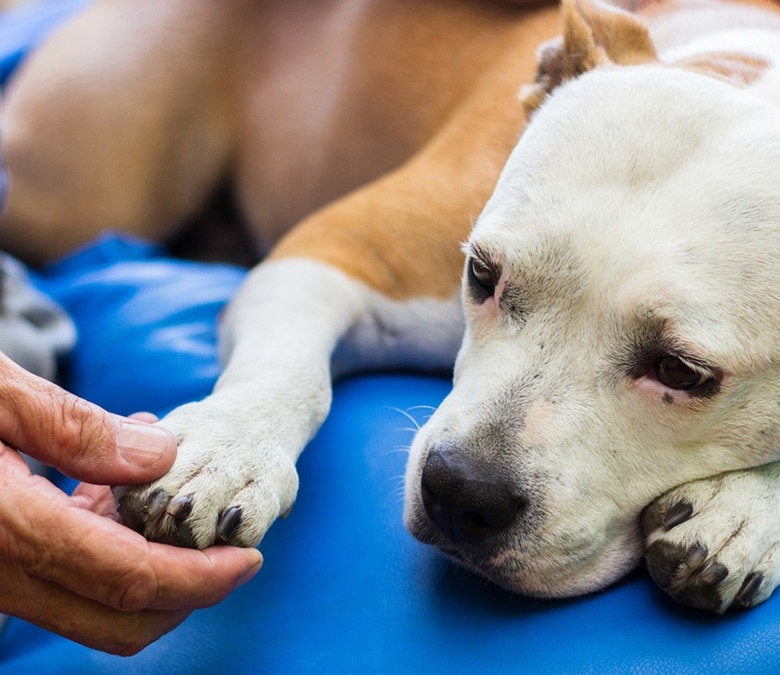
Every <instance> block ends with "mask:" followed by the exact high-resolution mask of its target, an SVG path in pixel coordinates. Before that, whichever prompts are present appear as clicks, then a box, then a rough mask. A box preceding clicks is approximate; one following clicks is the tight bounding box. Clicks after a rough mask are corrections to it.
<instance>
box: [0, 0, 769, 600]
mask: <svg viewBox="0 0 780 675" xmlns="http://www.w3.org/2000/svg"><path fill="white" fill-rule="evenodd" d="M777 10H778V7H777V6H774V5H771V4H769V3H767V2H763V1H762V0H758V1H756V2H738V1H728V0H723V1H718V0H713V1H712V2H702V1H701V0H662V1H661V2H657V3H653V4H648V6H646V7H639V8H638V14H630V13H628V12H625V11H622V10H616V9H611V8H608V7H606V6H601V5H598V4H595V3H594V2H593V0H578V1H577V2H576V3H575V2H569V3H568V4H566V5H565V6H564V30H563V37H562V38H559V39H557V40H555V41H553V42H549V43H547V44H546V46H545V47H543V48H542V50H541V52H540V58H541V66H540V69H539V72H538V77H537V83H536V85H534V86H532V87H531V88H529V89H527V90H526V91H525V94H524V102H525V104H526V106H527V107H528V108H529V109H535V108H537V107H538V110H536V112H535V114H534V118H533V122H532V124H531V125H530V127H529V129H528V131H527V133H526V134H525V135H524V136H523V138H522V140H521V142H520V144H519V145H518V146H517V148H516V149H515V150H514V152H512V148H513V146H514V145H515V143H516V142H517V139H518V136H519V135H520V132H521V131H522V129H523V126H524V114H523V106H522V104H521V103H520V101H519V100H518V97H517V91H518V89H519V88H520V85H521V84H522V83H524V82H527V81H530V79H532V77H533V74H534V73H535V72H536V65H535V60H534V58H533V56H532V55H533V52H534V50H535V48H536V45H537V44H539V43H540V42H542V41H544V40H548V39H549V38H551V37H552V36H553V35H554V34H555V33H556V32H558V21H557V11H556V10H555V9H554V8H550V7H534V6H529V7H522V6H520V4H519V3H514V4H511V3H507V2H501V1H500V0H496V1H495V2H477V1H470V0H393V1H392V2H390V1H389V0H365V1H362V2H356V1H348V0H344V1H336V0H318V1H317V2H312V1H310V0H301V1H298V0H296V1H293V2H291V1H290V0H278V1H276V2H262V3H261V2H256V1H253V0H198V1H196V2H193V0H164V1H163V0H140V1H136V2H130V1H129V0H102V1H101V2H99V3H98V4H96V5H95V6H94V7H92V8H91V9H89V10H87V11H86V12H85V13H84V14H83V15H81V16H80V17H78V18H77V19H76V20H75V21H73V22H72V23H70V24H69V25H68V26H67V27H66V28H65V29H64V30H62V31H61V32H60V33H59V34H58V35H57V36H56V37H55V38H54V39H53V40H51V41H50V42H49V43H48V44H47V45H45V46H44V47H43V48H42V49H40V50H39V51H38V52H37V53H36V54H35V55H34V56H33V57H32V58H31V59H30V60H29V62H28V63H27V64H25V66H24V67H23V69H22V71H21V73H20V75H19V76H18V77H17V78H16V80H15V81H14V83H13V87H12V89H11V91H10V92H9V96H8V101H7V108H6V111H5V114H4V120H3V123H4V127H5V134H6V137H7V145H6V158H7V162H8V165H9V170H10V175H11V180H12V186H11V192H10V200H9V204H8V212H7V216H6V217H5V219H4V221H3V224H2V228H0V244H2V245H3V246H5V247H6V248H8V249H10V250H11V251H12V252H15V253H16V254H18V255H22V256H24V257H26V258H27V259H28V260H33V261H44V260H48V259H51V258H53V257H55V256H57V255H60V254H62V253H64V252H65V251H67V250H69V249H71V248H73V247H74V246H76V245H78V244H80V243H82V242H84V241H86V240H88V239H89V238H91V237H92V236H94V235H95V234H97V233H98V232H100V231H101V230H104V229H106V228H113V229H120V230H124V231H127V232H132V233H135V234H139V235H142V236H146V237H150V238H157V239H160V238H164V237H166V236H168V235H169V234H170V232H171V231H172V230H173V229H174V228H175V227H176V224H177V223H181V222H182V221H183V220H185V219H186V218H187V217H188V216H190V215H191V214H193V213H194V212H196V211H197V210H198V209H200V208H202V206H203V204H204V201H205V200H206V199H207V198H208V196H209V195H211V194H213V192H214V191H215V189H216V188H217V187H218V185H219V184H220V183H222V182H223V181H225V180H228V179H229V180H230V181H231V185H232V187H233V190H234V194H235V196H236V200H237V202H238V204H239V207H240V209H241V212H242V214H243V216H244V218H245V219H246V222H247V227H248V228H249V231H250V232H251V233H252V235H253V237H254V240H255V241H256V243H257V247H258V251H261V252H265V251H267V250H269V249H270V253H269V255H268V256H267V258H266V260H265V262H263V263H262V264H260V265H259V266H258V267H257V268H256V269H255V270H254V271H253V272H252V273H251V274H250V275H249V277H248V279H247V281H246V283H245V285H244V286H243V288H242V289H241V291H240V292H239V293H238V295H237V297H236V298H235V299H234V301H233V302H232V303H231V305H230V308H229V310H228V311H227V313H226V316H225V318H224V326H223V329H224V330H223V342H222V347H223V353H224V357H225V370H224V374H223V375H222V377H221V378H220V380H219V382H218V383H217V386H216V389H215V391H214V393H213V394H212V395H211V396H209V397H208V398H206V399H205V400H203V401H200V402H198V403H193V404H189V405H186V406H183V407H181V408H179V409H177V410H175V411H174V412H173V413H171V414H170V415H169V416H167V417H166V418H165V419H164V420H163V421H162V424H164V425H165V426H167V427H169V428H171V429H172V430H173V431H174V432H175V433H176V434H177V436H178V438H179V440H180V450H179V458H178V460H177V463H176V465H175V466H174V468H173V469H172V470H171V472H170V473H169V474H168V475H167V476H165V477H164V478H162V479H161V480H159V481H157V482H156V483H154V484H152V485H148V486H144V487H142V488H132V489H119V490H117V495H118V499H119V506H120V511H121V512H122V514H123V516H124V517H125V519H126V521H127V522H128V523H129V524H131V525H133V526H134V527H136V528H137V529H139V530H140V531H142V532H143V533H144V534H145V535H146V536H148V537H149V538H152V539H155V540H159V541H165V542H170V543H175V544H180V545H187V546H196V547H205V546H209V545H211V544H213V543H214V542H227V543H231V544H237V545H243V546H253V545H255V544H257V542H258V541H259V540H260V539H261V538H262V536H263V534H264V533H265V532H266V530H267V529H268V527H269V526H270V525H271V523H272V522H273V521H274V520H275V519H276V518H277V517H279V516H280V515H282V514H284V513H285V512H286V511H288V510H289V509H290V508H291V506H292V503H293V501H294V499H295V494H296V491H297V489H298V480H297V475H296V471H295V461H296V459H297V457H298V455H299V454H300V452H301V451H302V450H303V448H304V447H305V445H306V444H307V442H308V441H309V439H311V437H312V436H313V434H314V433H315V432H316V431H317V429H318V427H319V426H320V424H321V423H322V421H323V419H324V418H325V416H326V415H327V412H328V407H329V404H330V399H331V378H332V376H333V375H334V374H341V373H346V372H353V371H356V370H360V369H364V368H377V367H396V366H404V367H421V368H439V367H445V366H448V365H450V364H452V362H453V361H455V357H456V354H458V356H457V362H456V368H455V386H454V389H453V391H452V393H451V394H450V395H449V396H448V397H447V399H446V400H445V402H444V403H443V405H442V406H441V408H440V409H439V410H438V411H437V412H436V413H435V414H434V415H433V417H432V418H431V420H430V421H429V422H428V423H427V424H426V425H425V426H424V427H423V429H422V430H421V431H420V433H419V434H418V436H417V438H416V440H415V442H414V444H413V447H412V450H411V456H410V459H409V464H408V471H407V481H406V493H407V496H406V522H407V525H408V527H409V529H410V530H411V531H412V533H413V534H414V535H415V536H417V537H418V538H419V539H421V540H422V541H425V542H428V543H431V544H434V545H436V546H439V547H440V548H441V549H442V550H444V551H446V552H447V553H448V554H450V555H451V556H453V557H455V558H456V559H458V560H461V561H463V562H464V563H466V564H467V565H468V566H470V567H472V568H474V569H476V570H478V571H480V572H482V573H483V574H485V575H487V576H488V577H490V578H491V579H494V580H495V581H497V582H498V583H500V584H502V585H504V586H507V587H509V588H511V589H515V590H518V591H521V592H524V593H530V594H535V595H547V596H564V595H570V594H575V593H584V592H588V591H591V590H594V589H597V588H600V587H603V586H604V585H606V584H608V583H610V582H612V581H614V580H615V579H616V578H618V577H619V576H621V575H622V574H624V573H625V572H626V571H627V570H629V569H631V568H632V567H633V566H634V565H636V563H637V562H638V561H639V559H640V558H641V556H642V554H643V553H644V552H645V550H646V551H647V555H648V560H649V566H650V569H651V572H652V573H653V576H654V577H655V578H656V580H657V581H658V583H659V584H660V585H661V586H662V587H663V588H664V589H666V590H667V591H669V592H670V593H671V594H672V595H673V596H674V597H676V598H677V599H678V600H680V601H681V602H683V603H686V604H690V605H693V606H697V607H702V608H706V609H710V610H714V611H718V612H719V611H723V610H725V609H726V608H728V607H748V606H752V605H755V604H757V603H759V602H761V601H762V600H764V599H765V598H766V597H768V596H769V594H770V593H771V592H772V590H773V589H774V588H775V586H776V585H777V584H778V581H779V580H780V560H778V557H777V556H778V546H779V545H780V519H778V518H777V516H776V514H777V513H778V510H779V509H780V465H777V464H772V462H773V461H775V460H778V459H780V425H778V420H780V414H779V413H780V409H779V408H778V406H780V397H778V391H779V389H780V383H778V382H777V380H778V378H780V366H778V365H777V363H776V362H777V355H778V354H780V319H778V317H780V293H779V292H778V289H780V267H778V266H777V265H776V263H775V258H776V257H777V255H778V252H780V187H779V186H780V107H779V106H780V13H778V11H777ZM510 153H511V156H510ZM507 160H508V161H507ZM505 164H506V167H505V168H504V171H503V174H501V177H500V179H499V173H500V171H501V169H502V167H504V165H505ZM497 179H499V180H498V186H497V188H496V190H495V192H494V194H493V196H492V197H491V198H490V199H489V201H488V202H487V207H486V208H485V209H484V211H483V212H482V215H481V216H480V217H479V220H478V222H477V224H476V227H475V228H474V230H473V232H472V234H471V236H470V238H469V240H468V243H467V245H466V247H465V253H466V262H465V270H466V271H465V274H464V275H463V284H462V294H461V293H460V292H459V284H458V279H459V278H460V276H461V270H462V269H463V257H462V255H463V254H462V253H461V251H460V248H459V242H461V241H463V240H465V239H466V238H468V237H469V230H470V229H471V220H472V218H473V217H475V216H476V215H477V214H478V213H479V212H480V211H481V210H482V207H483V205H484V203H485V201H486V200H487V199H488V197H489V195H490V192H491V190H492V189H493V187H494V186H495V183H496V180H497ZM293 225H294V227H293ZM461 295H462V297H461ZM464 307H465V311H464ZM464 326H465V340H463V331H464ZM462 340H463V344H462V346H460V351H459V352H458V348H459V345H461V341H462ZM691 481H694V482H691ZM684 483H685V484H684ZM683 484H684V485H683ZM677 486H680V487H677ZM673 488H674V489H673ZM670 490H672V491H671V492H669V491H670ZM660 495H663V496H660ZM659 496H660V497H659ZM651 503H652V505H651V506H649V508H645V507H647V506H648V504H651ZM643 511H644V517H642V513H643ZM640 521H642V522H643V524H644V528H645V535H644V537H643V534H642V529H641V525H642V522H640ZM645 537H646V538H645Z"/></svg>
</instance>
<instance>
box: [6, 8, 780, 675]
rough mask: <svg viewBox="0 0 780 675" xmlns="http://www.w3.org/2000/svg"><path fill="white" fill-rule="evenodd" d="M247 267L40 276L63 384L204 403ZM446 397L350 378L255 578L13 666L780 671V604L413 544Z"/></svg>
mask: <svg viewBox="0 0 780 675" xmlns="http://www.w3.org/2000/svg"><path fill="white" fill-rule="evenodd" d="M78 4H80V3H79V2H76V3H73V2H67V1H66V0H48V1H47V2H44V3H40V4H39V5H37V7H38V8H39V11H40V12H41V15H40V17H39V18H41V22H40V24H35V21H33V20H32V19H34V18H35V10H30V11H31V12H32V14H24V13H21V16H22V18H23V19H24V21H21V23H20V27H19V30H18V31H15V30H13V29H12V27H11V28H8V27H7V26H6V28H7V30H6V32H5V33H4V32H3V20H5V19H7V17H9V16H13V14H9V15H4V16H2V17H0V65H1V64H3V63H6V62H15V61H13V60H14V59H18V55H19V54H21V53H23V51H24V49H25V45H26V44H32V43H34V42H36V41H37V40H38V39H39V38H40V35H41V31H44V32H45V30H48V29H49V28H50V27H51V25H52V23H53V19H52V18H51V17H52V9H53V8H54V9H56V8H57V7H59V8H60V9H61V10H63V12H62V13H65V11H64V10H67V9H68V8H69V7H72V6H74V5H78ZM47 12H48V13H47ZM54 14H56V12H54ZM11 23H13V22H11ZM35 25H37V26H38V27H37V28H36V30H31V26H33V27H34V26H35ZM25 31H27V32H26V33H25ZM22 35H26V37H25V38H24V39H20V36H22ZM8 36H11V38H13V39H10V38H9V37H8ZM20 45H21V47H20ZM4 55H5V58H4ZM242 276H243V272H242V271H241V270H238V269H236V268H232V267H228V266H209V265H198V264H193V263H185V262H181V261H174V260H170V259H167V258H165V257H164V253H163V252H162V251H161V250H160V249H158V248H156V247H153V246H149V245H146V244H143V243H140V242H131V241H124V240H121V239H117V238H112V237H108V238H106V239H104V240H102V241H100V242H97V243H96V244H95V245H94V246H92V247H90V248H89V249H87V250H85V251H82V252H81V253H79V254H77V255H75V256H73V257H71V258H69V259H68V260H66V261H63V262H62V263H60V264H59V265H57V266H55V267H53V268H51V269H50V270H48V271H47V273H46V274H44V275H42V276H41V277H40V278H39V280H38V282H39V285H40V286H41V288H43V289H44V290H45V291H47V292H48V293H50V294H52V295H53V296H54V297H56V298H58V299H59V300H60V301H61V302H63V304H65V305H66V306H67V308H68V309H69V311H70V312H72V314H73V315H74V318H75V320H76V323H77V325H78V329H79V332H80V341H79V345H78V347H77V350H76V352H75V354H74V356H73V359H72V362H71V364H70V372H69V376H68V382H67V384H68V386H69V387H70V388H71V389H73V390H74V391H76V392H78V393H79V394H81V395H84V396H87V397H88V398H90V399H92V400H94V401H96V402H98V403H100V404H101V405H104V406H105V407H107V408H109V409H111V410H114V411H116V412H122V413H126V412H131V411H133V410H141V409H146V410H152V411H157V412H164V411H165V410H167V409H169V408H170V407H172V406H174V405H177V404H178V403H183V402H185V401H187V400H191V399H193V398H199V397H200V396H202V395H204V394H205V393H207V392H208V390H209V388H210V387H211V385H212V383H213V381H214V378H215V377H216V374H217V370H218V366H217V363H216V350H215V343H214V325H215V319H216V315H217V314H218V312H219V310H220V308H221V306H222V305H223V303H224V301H225V300H226V299H227V298H228V297H229V296H230V295H231V293H232V292H233V290H234V289H235V287H236V285H237V284H238V283H239V282H240V280H241V278H242ZM448 389H449V383H448V382H446V381H444V380H441V379H435V378H430V377H419V376H412V375H373V376H366V377H359V378H352V379H349V380H346V381H344V382H341V383H340V384H338V385H337V387H336V393H335V398H334V403H333V411H332V413H331V416H330V417H329V418H328V420H327V422H326V423H325V425H324V426H323V428H322V430H321V431H320V433H319V434H318V436H317V437H316V438H315V440H314V441H313V442H312V443H311V445H310V447H309V448H308V449H307V450H306V452H305V453H304V454H303V457H302V458H301V461H300V463H299V470H300V475H301V487H302V489H301V494H300V497H299V499H298V502H297V504H296V506H295V509H294V510H293V512H292V515H291V516H290V517H289V518H288V519H287V520H285V521H281V522H279V523H277V524H276V525H275V526H274V527H273V528H272V529H271V531H270V532H269V534H268V536H267V537H266V538H265V540H264V541H263V543H262V546H261V549H262V551H263V553H264V554H265V557H266V563H265V566H264V569H263V570H262V571H261V573H260V574H259V575H258V576H257V577H256V578H255V579H254V580H253V581H252V582H250V583H249V584H247V585H246V586H244V587H242V588H240V589H239V590H238V591H236V592H235V593H233V594H232V595H231V596H230V597H229V598H228V599H227V600H225V601H224V602H223V603H221V604H220V605H219V606H217V607H214V608H211V609H207V610H201V611H198V612H196V613H195V614H194V615H193V616H192V617H191V618H190V619H189V620H188V621H187V622H185V623H184V624H183V625H182V626H181V627H179V628H178V629H177V630H175V631H174V632H173V633H171V634H169V635H167V636H165V637H163V638H162V639H161V640H160V641H159V642H157V643H155V644H154V645H152V646H151V647H149V648H148V649H147V650H145V651H144V652H142V653H141V654H139V655H137V656H135V657H131V658H127V659H123V658H119V657H112V656H108V655H106V654H102V653H100V652H96V651H93V650H90V649H87V648H85V647H81V646H79V645H77V644H75V643H72V642H69V641H67V640H64V639H62V638H60V637H57V636H55V635H52V634H51V633H48V632H46V631H44V630H41V629H39V628H36V627H34V626H31V625H30V624H27V623H25V622H23V621H19V620H12V621H11V622H10V624H9V626H8V628H7V630H6V631H5V633H3V634H2V636H0V675H6V674H7V675H17V674H18V673H24V672H30V673H36V674H39V673H40V674H45V673H57V674H61V673H74V674H76V673H77V674H79V675H82V674H84V673H128V674H130V673H139V674H140V673H143V674H147V673H155V675H165V674H166V673H171V674H174V673H175V674H177V675H178V674H180V673H183V672H186V673H214V672H219V673H250V672H252V673H254V672H257V673H342V672H344V673H381V672H393V673H395V672H406V673H418V672H419V673H423V672H425V673H427V672H436V673H517V672H533V673H536V672H554V673H559V672H571V673H580V672H593V673H626V672H633V673H670V672H677V673H712V672H740V673H771V672H778V671H780V599H778V598H777V597H775V598H773V599H771V600H769V601H768V602H767V603H765V604H764V605H762V606H760V607H759V608H757V609H754V610H751V611H750V612H746V613H743V614H733V615H729V616H726V617H724V618H721V619H715V618H711V617H706V616H701V615H698V614H694V613H691V612H687V611H684V610H682V609H680V608H678V607H676V606H675V605H674V604H673V603H672V602H671V601H669V600H668V599H667V598H666V597H665V596H664V595H663V594H662V593H660V592H659V591H658V590H657V589H656V588H655V587H654V585H653V584H652V582H651V581H650V580H649V578H648V577H647V575H646V573H645V572H644V571H641V570H640V571H638V572H637V573H635V574H634V575H632V576H631V577H630V578H629V579H627V580H626V581H624V582H623V583H621V584H619V585H617V586H616V587H613V588H611V589H609V590H607V591H605V592H602V593H599V594H595V595H593V596H590V597H587V598H582V599H577V600H569V601H543V600H529V599H524V598H519V597H515V596H511V595H509V594H507V593H505V592H503V591H501V590H499V589H497V588H495V587H493V586H491V585H489V584H488V583H486V582H484V581H483V580H481V579H479V578H476V577H474V576H472V575H471V574H470V573H468V572H466V571H464V570H462V569H460V568H457V567H455V566H453V565H451V564H449V563H448V562H446V561H444V560H443V559H442V558H441V557H440V556H439V555H438V554H437V553H436V552H435V551H433V550H431V549H429V548H427V547H425V546H423V545H421V544H419V543H417V542H416V541H414V540H413V539H412V538H411V537H410V536H409V535H408V534H407V533H406V532H405V531H404V529H403V526H402V524H401V511H402V499H401V486H402V480H401V477H402V475H403V466H404V461H405V456H406V455H405V448H406V447H407V446H408V444H409V442H410V440H411V431H410V430H409V429H408V427H409V426H410V423H409V422H408V420H406V418H405V417H404V415H403V414H402V413H401V412H399V411H402V410H409V411H410V413H411V414H413V415H414V416H415V417H417V418H418V420H420V421H422V418H424V416H425V414H426V413H425V410H424V409H420V408H418V407H417V406H435V405H437V404H438V403H439V402H440V401H441V399H442V398H443V397H444V396H445V395H446V393H447V391H448Z"/></svg>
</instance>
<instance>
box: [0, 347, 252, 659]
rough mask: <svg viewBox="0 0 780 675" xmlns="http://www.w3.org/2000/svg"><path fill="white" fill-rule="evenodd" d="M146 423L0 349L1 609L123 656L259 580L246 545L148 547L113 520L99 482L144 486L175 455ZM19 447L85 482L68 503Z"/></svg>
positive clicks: (166, 438)
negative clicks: (52, 379)
mask: <svg viewBox="0 0 780 675" xmlns="http://www.w3.org/2000/svg"><path fill="white" fill-rule="evenodd" d="M153 420H154V417H153V416H151V415H148V414H141V415H138V416H133V418H132V419H131V418H124V417H119V416H116V415H112V414H110V413H107V412H106V411H104V410H102V409H101V408H99V407H98V406H95V405H92V404H90V403H88V402H86V401H84V400H82V399H79V398H77V397H75V396H73V395H71V394H69V393H67V392H65V391H64V390H62V389H60V388H59V387H57V386H56V385H53V384H51V383H50V382H47V381H45V380H42V379H40V378H38V377H36V376H34V375H31V374H30V373H28V372H26V371H24V370H23V369H21V368H20V367H19V366H17V365H16V364H14V363H13V362H12V361H10V360H9V359H8V358H7V357H5V356H4V355H2V354H0V612H3V613H6V614H9V615H11V616H16V617H20V618H22V619H25V620H27V621H30V622H32V623H35V624H37V625H39V626H42V627H44V628H47V629H49V630H51V631H53V632H55V633H59V634H60V635H63V636H65V637H67V638H70V639H72V640H75V641H76V642H80V643H82V644H84V645H87V646H89V647H93V648H95V649H100V650H102V651H106V652H110V653H114V654H122V655H130V654H135V653H137V652H139V651H141V650H142V649H143V648H144V647H146V646H148V645H149V644H151V643H152V642H154V641H155V640H157V639H158V638H159V637H161V636H162V635H164V634H165V633H167V632H169V631H170V630H172V629H173V628H175V627H176V626H178V625H179V624H180V623H181V622H182V621H184V619H185V618H186V617H187V616H188V615H189V614H190V613H191V612H192V611H193V610H194V609H198V608H201V607H208V606H211V605H214V604H216V603H218V602H219V601H221V600H222V599H223V598H225V596H227V595H228V593H230V591H231V590H233V589H234V588H236V587H237V586H240V585H241V584H243V583H245V582H246V581H248V580H249V579H250V578H252V577H253V576H254V575H255V574H256V573H257V571H258V570H259V569H260V566H261V564H262V556H261V554H260V553H259V552H258V551H257V550H255V549H242V548H235V547H227V546H219V547H212V548H208V549H205V550H203V551H195V550H190V549H183V548H177V547H174V546H168V545H164V544H155V543H150V542H148V541H146V539H144V538H143V537H142V536H141V535H139V534H137V533H136V532H134V531H132V530H130V529H128V528H126V527H124V526H123V525H120V524H119V523H118V522H116V521H115V519H114V518H115V516H116V514H115V511H114V502H113V499H112V497H111V491H110V489H109V487H107V486H108V485H115V484H133V483H143V482H147V481H151V480H154V479H156V478H158V477H160V476H161V475H163V474H164V473H165V472H166V471H167V470H168V469H169V468H170V467H171V465H172V464H173V461H174V459H175V457H176V442H175V440H174V438H173V436H172V435H171V434H170V433H169V432H167V431H165V430H163V429H161V428H160V427H158V426H152V425H151V424H149V422H150V421H153ZM17 450H18V451H22V452H24V453H26V454H28V455H30V456H31V457H33V458H35V459H37V460H39V461H41V462H43V463H44V464H46V465H48V466H52V467H55V468H57V469H59V470H60V471H61V472H62V473H64V474H66V475H68V476H71V477H73V478H75V479H77V480H80V481H84V482H82V483H80V484H79V486H78V487H77V488H76V490H75V491H74V493H73V495H71V496H69V495H67V494H66V493H64V492H62V491H61V490H59V489H58V488H57V487H56V486H55V485H53V484H52V483H50V482H49V481H48V480H46V479H45V478H44V477H42V476H38V475H33V474H31V472H30V470H29V468H28V466H27V464H26V463H25V461H24V460H23V459H22V457H21V455H20V454H19V452H18V451H17Z"/></svg>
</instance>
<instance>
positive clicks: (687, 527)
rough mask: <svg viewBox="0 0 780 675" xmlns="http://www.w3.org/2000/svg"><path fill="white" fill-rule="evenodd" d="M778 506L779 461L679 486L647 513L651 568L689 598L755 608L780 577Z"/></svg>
mask: <svg viewBox="0 0 780 675" xmlns="http://www.w3.org/2000/svg"><path fill="white" fill-rule="evenodd" d="M778 513H780V472H778V467H777V465H768V466H765V467H758V468H756V469H749V470H745V471H735V472H733V473H728V474H722V475H720V476H716V477H713V478H707V479H704V480H699V481H696V482H693V483H688V484H685V485H682V486H680V487H678V488H675V489H673V490H671V491H670V492H668V493H666V494H665V495H663V496H662V497H660V498H659V499H657V500H656V501H655V502H653V503H652V504H651V505H650V506H648V507H647V508H646V509H645V512H644V514H643V516H642V526H643V529H644V534H645V537H646V544H647V549H646V554H645V555H646V559H647V567H648V569H649V571H650V575H651V576H652V577H653V579H654V580H655V582H656V583H657V584H658V585H659V586H660V587H661V588H662V589H663V590H664V591H666V592H667V593H669V595H671V596H672V597H673V598H674V599H675V600H677V601H678V602H680V603H681V604H683V605H687V606H690V607H695V608H698V609H704V610H708V611H711V612H715V613H717V614H721V613H723V612H725V611H726V610H727V609H747V608H749V607H755V606H756V605H758V604H760V603H762V602H763V601H764V600H766V599H767V598H768V597H769V596H770V595H771V594H772V591H774V589H775V588H776V587H777V585H778V582H780V524H779V523H778V521H780V519H779V518H778V515H777V514H778Z"/></svg>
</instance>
